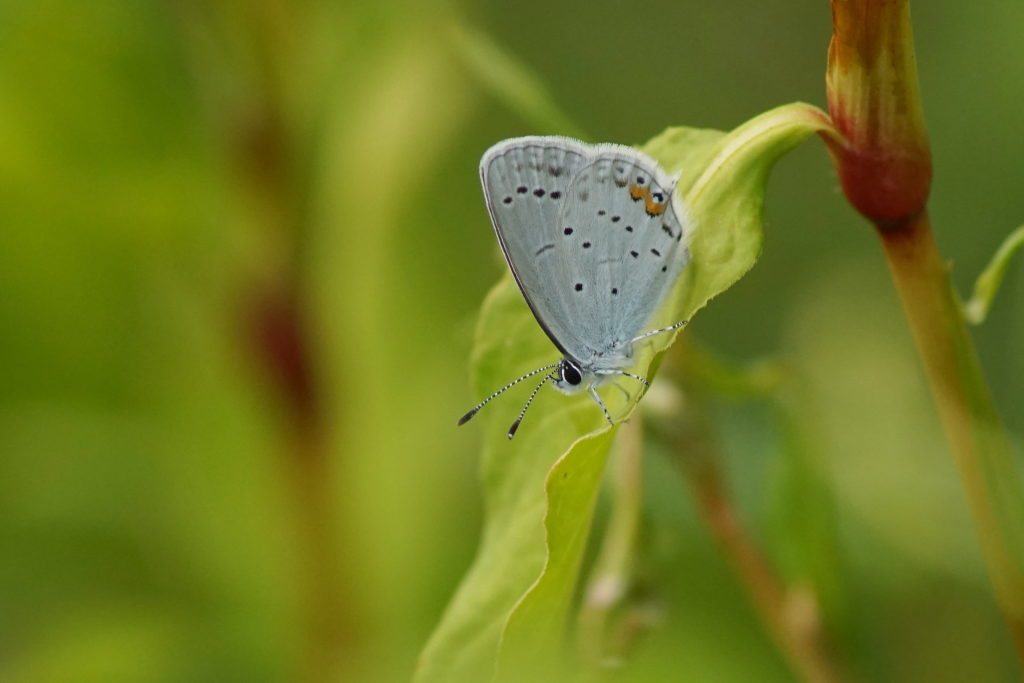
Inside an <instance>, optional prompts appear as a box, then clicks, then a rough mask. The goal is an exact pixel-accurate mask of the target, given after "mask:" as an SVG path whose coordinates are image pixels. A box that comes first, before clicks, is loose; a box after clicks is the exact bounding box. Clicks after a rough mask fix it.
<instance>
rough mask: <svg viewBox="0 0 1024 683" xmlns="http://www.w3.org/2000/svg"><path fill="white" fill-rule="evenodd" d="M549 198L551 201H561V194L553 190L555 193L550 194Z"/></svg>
mask: <svg viewBox="0 0 1024 683" xmlns="http://www.w3.org/2000/svg"><path fill="white" fill-rule="evenodd" d="M549 196H550V197H551V198H552V199H561V198H562V193H561V192H559V191H558V190H555V191H554V192H552V193H551V194H550V195H549Z"/></svg>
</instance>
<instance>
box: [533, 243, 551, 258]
mask: <svg viewBox="0 0 1024 683" xmlns="http://www.w3.org/2000/svg"><path fill="white" fill-rule="evenodd" d="M554 248H555V245H553V244H545V245H544V246H543V247H541V248H540V249H538V250H537V251H535V252H534V254H533V255H534V256H540V255H541V254H543V253H544V252H545V251H547V250H548V249H554Z"/></svg>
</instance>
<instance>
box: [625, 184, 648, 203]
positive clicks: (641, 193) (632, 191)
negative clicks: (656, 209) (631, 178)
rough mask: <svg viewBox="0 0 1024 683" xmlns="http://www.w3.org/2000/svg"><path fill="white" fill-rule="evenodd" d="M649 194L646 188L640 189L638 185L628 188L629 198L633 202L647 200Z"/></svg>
mask: <svg viewBox="0 0 1024 683" xmlns="http://www.w3.org/2000/svg"><path fill="white" fill-rule="evenodd" d="M650 193H651V191H650V190H648V189H647V188H646V187H640V186H639V185H630V186H629V196H630V197H632V198H633V199H634V200H636V199H647V196H648V195H649V194H650Z"/></svg>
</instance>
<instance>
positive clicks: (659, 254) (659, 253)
mask: <svg viewBox="0 0 1024 683" xmlns="http://www.w3.org/2000/svg"><path fill="white" fill-rule="evenodd" d="M651 253H652V254H654V255H655V256H661V252H660V251H658V250H657V249H651Z"/></svg>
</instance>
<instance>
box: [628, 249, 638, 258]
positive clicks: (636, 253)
mask: <svg viewBox="0 0 1024 683" xmlns="http://www.w3.org/2000/svg"><path fill="white" fill-rule="evenodd" d="M629 255H630V256H632V257H633V258H636V257H637V256H639V255H640V252H638V251H631V252H629Z"/></svg>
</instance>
